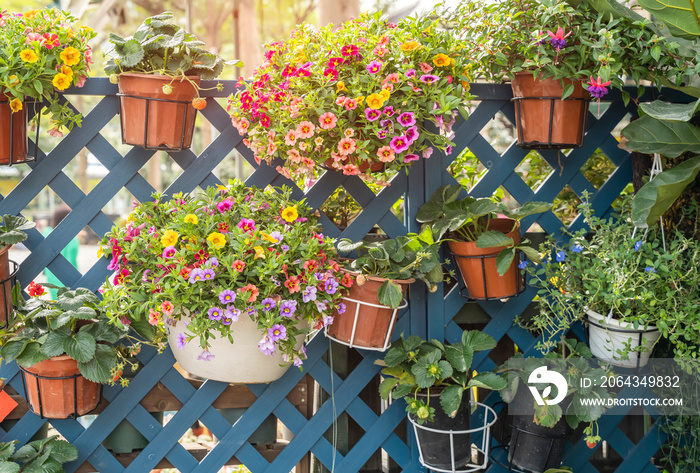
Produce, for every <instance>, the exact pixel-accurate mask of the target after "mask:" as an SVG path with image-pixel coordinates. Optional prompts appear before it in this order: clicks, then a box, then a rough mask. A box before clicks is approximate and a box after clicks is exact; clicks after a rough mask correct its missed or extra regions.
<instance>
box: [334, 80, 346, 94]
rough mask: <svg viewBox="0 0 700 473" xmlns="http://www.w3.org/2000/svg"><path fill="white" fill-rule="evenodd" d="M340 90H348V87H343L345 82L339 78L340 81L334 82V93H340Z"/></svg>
mask: <svg viewBox="0 0 700 473" xmlns="http://www.w3.org/2000/svg"><path fill="white" fill-rule="evenodd" d="M342 91H345V92H349V90H348V88H347V87H345V82H343V81H342V80H341V81H340V82H338V83H337V84H335V93H336V94H339V93H341V92H342Z"/></svg>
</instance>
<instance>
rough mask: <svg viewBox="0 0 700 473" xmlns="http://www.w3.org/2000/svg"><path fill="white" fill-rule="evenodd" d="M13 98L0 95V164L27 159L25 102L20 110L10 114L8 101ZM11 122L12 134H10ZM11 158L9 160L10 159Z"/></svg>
mask: <svg viewBox="0 0 700 473" xmlns="http://www.w3.org/2000/svg"><path fill="white" fill-rule="evenodd" d="M13 98H14V97H12V96H9V97H8V96H7V95H5V94H3V93H0V164H10V163H11V162H12V163H16V162H22V161H25V160H26V159H27V108H26V107H27V102H25V103H23V104H22V105H23V107H22V110H19V111H17V112H15V113H12V109H11V108H10V104H9V101H10V100H12V99H13ZM10 121H12V125H13V127H12V132H10ZM10 141H12V156H10ZM10 158H11V159H10Z"/></svg>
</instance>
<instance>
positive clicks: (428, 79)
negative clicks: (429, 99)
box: [420, 74, 440, 84]
mask: <svg viewBox="0 0 700 473" xmlns="http://www.w3.org/2000/svg"><path fill="white" fill-rule="evenodd" d="M439 80H440V78H439V77H438V76H435V75H433V74H423V75H422V76H420V81H421V82H423V83H424V84H432V83H434V82H437V81H439Z"/></svg>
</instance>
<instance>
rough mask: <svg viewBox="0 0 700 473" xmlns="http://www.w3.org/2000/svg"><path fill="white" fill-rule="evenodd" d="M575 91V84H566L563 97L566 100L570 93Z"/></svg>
mask: <svg viewBox="0 0 700 473" xmlns="http://www.w3.org/2000/svg"><path fill="white" fill-rule="evenodd" d="M573 92H574V84H571V83H569V84H566V86H565V87H564V91H563V92H562V94H561V99H562V100H564V99H565V98H567V97H568V96H569V95H571V94H572V93H573Z"/></svg>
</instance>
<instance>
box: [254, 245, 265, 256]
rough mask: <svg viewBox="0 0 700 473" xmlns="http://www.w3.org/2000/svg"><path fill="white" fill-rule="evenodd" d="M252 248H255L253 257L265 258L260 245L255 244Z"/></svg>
mask: <svg viewBox="0 0 700 473" xmlns="http://www.w3.org/2000/svg"><path fill="white" fill-rule="evenodd" d="M253 249H254V250H255V258H253V259H258V258H265V250H263V248H262V246H256V247H254V248H253Z"/></svg>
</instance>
